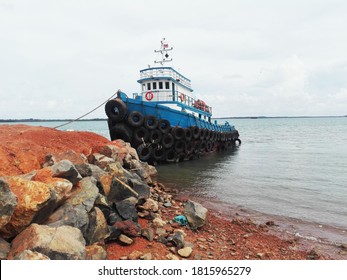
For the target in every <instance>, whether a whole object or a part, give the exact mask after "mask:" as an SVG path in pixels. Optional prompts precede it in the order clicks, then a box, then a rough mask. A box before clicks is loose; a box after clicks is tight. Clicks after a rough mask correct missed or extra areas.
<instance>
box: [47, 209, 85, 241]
mask: <svg viewBox="0 0 347 280" xmlns="http://www.w3.org/2000/svg"><path fill="white" fill-rule="evenodd" d="M45 224H46V225H48V226H50V227H61V226H71V227H75V228H78V229H79V230H80V231H81V232H82V233H83V234H86V231H87V228H88V226H89V216H88V212H87V211H86V209H85V207H84V206H83V205H75V206H74V205H71V204H69V203H65V204H64V205H62V206H61V207H59V208H58V209H57V210H56V211H55V212H54V213H53V214H52V215H51V216H50V217H49V218H48V220H47V221H46V222H45Z"/></svg>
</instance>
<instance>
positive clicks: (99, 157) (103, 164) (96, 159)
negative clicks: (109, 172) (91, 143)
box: [89, 153, 115, 170]
mask: <svg viewBox="0 0 347 280" xmlns="http://www.w3.org/2000/svg"><path fill="white" fill-rule="evenodd" d="M89 162H90V163H92V164H95V165H96V166H99V167H100V168H101V169H103V170H105V169H106V168H107V166H108V165H109V164H111V163H114V162H115V160H114V159H112V158H109V157H107V156H105V155H103V154H99V153H95V154H93V155H92V156H91V158H90V160H89Z"/></svg>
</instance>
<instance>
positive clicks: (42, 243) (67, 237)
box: [9, 224, 86, 260]
mask: <svg viewBox="0 0 347 280" xmlns="http://www.w3.org/2000/svg"><path fill="white" fill-rule="evenodd" d="M11 245H12V246H11V250H10V252H9V259H15V258H16V257H17V256H19V255H20V254H21V253H22V252H23V251H25V250H31V251H33V252H38V253H41V254H43V255H46V256H47V257H48V258H50V259H52V260H83V259H85V258H86V248H85V240H84V238H83V236H82V233H81V231H80V230H79V229H77V228H73V227H69V226H62V227H58V228H52V227H49V226H45V225H38V224H31V225H30V226H29V227H28V228H26V229H25V230H24V231H22V232H21V233H20V234H19V235H17V236H16V238H15V239H14V240H13V241H12V244H11Z"/></svg>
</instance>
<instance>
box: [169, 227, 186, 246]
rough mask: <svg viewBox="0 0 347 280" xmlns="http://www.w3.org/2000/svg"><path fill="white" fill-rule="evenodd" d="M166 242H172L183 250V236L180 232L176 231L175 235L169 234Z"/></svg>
mask: <svg viewBox="0 0 347 280" xmlns="http://www.w3.org/2000/svg"><path fill="white" fill-rule="evenodd" d="M167 241H169V242H172V243H173V244H174V245H175V246H176V247H177V248H179V249H181V248H183V247H184V245H185V242H184V236H183V233H182V232H181V231H176V232H175V233H173V234H170V235H169V236H168V238H167Z"/></svg>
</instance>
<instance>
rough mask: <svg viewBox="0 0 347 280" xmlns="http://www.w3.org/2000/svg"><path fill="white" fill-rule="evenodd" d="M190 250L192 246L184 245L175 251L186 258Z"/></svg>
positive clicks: (191, 250)
mask: <svg viewBox="0 0 347 280" xmlns="http://www.w3.org/2000/svg"><path fill="white" fill-rule="evenodd" d="M192 252H193V249H192V248H190V247H184V248H182V249H179V250H178V252H177V253H178V254H179V255H180V256H181V257H183V258H188V257H189V256H190V255H191V253H192Z"/></svg>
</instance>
